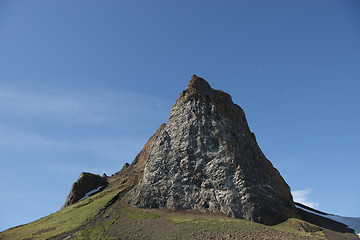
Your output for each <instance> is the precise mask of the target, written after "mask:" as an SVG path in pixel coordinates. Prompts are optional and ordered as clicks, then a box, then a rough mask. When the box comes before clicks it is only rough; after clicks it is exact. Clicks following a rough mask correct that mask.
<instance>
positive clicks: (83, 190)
mask: <svg viewBox="0 0 360 240" xmlns="http://www.w3.org/2000/svg"><path fill="white" fill-rule="evenodd" d="M107 185H108V182H107V180H106V177H100V176H99V175H95V174H92V173H88V172H82V173H81V174H80V176H79V178H78V179H77V181H76V182H74V183H73V185H72V187H71V190H70V193H69V195H68V196H67V198H66V201H65V204H64V206H63V207H62V208H64V207H67V206H69V205H71V204H74V203H76V202H78V201H79V200H80V199H81V198H83V197H85V195H86V194H87V193H89V192H90V191H92V190H95V189H98V191H96V192H99V191H101V190H102V189H104V188H105V187H106V186H107ZM94 193H95V192H94Z"/></svg>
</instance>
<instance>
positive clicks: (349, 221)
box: [296, 206, 360, 238]
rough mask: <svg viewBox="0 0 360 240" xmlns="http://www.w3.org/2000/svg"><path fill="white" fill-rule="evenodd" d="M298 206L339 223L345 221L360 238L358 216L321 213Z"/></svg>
mask: <svg viewBox="0 0 360 240" xmlns="http://www.w3.org/2000/svg"><path fill="white" fill-rule="evenodd" d="M296 207H297V208H300V209H302V210H304V211H307V212H310V213H313V214H316V215H319V216H321V217H325V218H329V219H331V220H334V221H336V222H339V223H343V224H345V225H346V226H348V227H349V228H351V229H353V230H354V231H355V233H356V234H357V235H358V236H359V238H360V218H356V217H342V216H338V215H332V214H328V215H325V214H320V213H317V212H314V211H311V210H308V209H305V208H302V207H300V206H296Z"/></svg>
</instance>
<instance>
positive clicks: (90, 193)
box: [79, 186, 103, 201]
mask: <svg viewBox="0 0 360 240" xmlns="http://www.w3.org/2000/svg"><path fill="white" fill-rule="evenodd" d="M102 187H103V186H100V187H98V188H95V189H93V190H91V191H89V192H87V193H86V194H85V196H84V197H83V198H81V199H80V200H83V199H85V198H88V197H90V196H91V195H93V194H94V193H97V192H98V191H100V189H101V188H102ZM80 200H79V201H80Z"/></svg>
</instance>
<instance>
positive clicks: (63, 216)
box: [0, 186, 126, 240]
mask: <svg viewBox="0 0 360 240" xmlns="http://www.w3.org/2000/svg"><path fill="white" fill-rule="evenodd" d="M125 188H126V187H125V186H121V187H112V188H109V189H106V190H104V191H103V192H100V193H98V194H95V195H93V196H91V197H89V198H86V199H84V200H82V201H79V202H77V203H75V204H73V205H71V206H69V207H66V208H64V209H62V210H60V211H58V212H55V213H53V214H51V215H49V216H47V217H44V218H41V219H39V220H37V221H34V222H31V223H28V224H25V225H21V226H18V227H14V228H10V229H8V230H6V231H4V232H1V233H0V239H11V240H15V239H24V238H33V239H48V238H51V237H53V236H56V235H58V234H60V233H63V232H68V231H71V230H74V229H76V228H78V227H80V226H82V225H84V224H86V223H87V222H89V221H90V220H91V219H93V218H94V217H95V216H97V215H98V214H99V212H100V211H101V210H103V209H104V208H105V207H106V205H107V204H108V202H109V201H110V200H111V199H112V198H114V197H115V196H116V195H117V194H118V193H119V192H121V191H122V190H123V189H125Z"/></svg>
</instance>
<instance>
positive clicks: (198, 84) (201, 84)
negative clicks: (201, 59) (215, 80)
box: [186, 75, 214, 92]
mask: <svg viewBox="0 0 360 240" xmlns="http://www.w3.org/2000/svg"><path fill="white" fill-rule="evenodd" d="M186 89H188V90H190V89H194V90H197V91H203V92H206V91H212V90H214V89H212V88H211V87H210V84H209V83H208V82H207V81H206V80H205V79H203V78H201V77H198V76H196V75H193V76H192V77H191V79H190V82H189V84H188V85H187V87H186Z"/></svg>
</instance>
